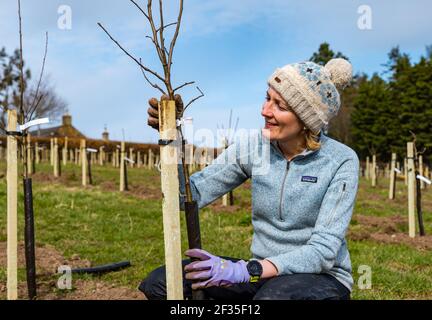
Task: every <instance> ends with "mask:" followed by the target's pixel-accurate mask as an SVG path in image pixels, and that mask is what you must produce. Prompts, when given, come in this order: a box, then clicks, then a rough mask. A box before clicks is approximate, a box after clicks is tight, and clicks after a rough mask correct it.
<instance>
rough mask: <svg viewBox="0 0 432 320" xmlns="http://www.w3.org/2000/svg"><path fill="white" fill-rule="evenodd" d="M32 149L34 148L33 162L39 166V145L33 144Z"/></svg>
mask: <svg viewBox="0 0 432 320" xmlns="http://www.w3.org/2000/svg"><path fill="white" fill-rule="evenodd" d="M34 146H35V147H34V148H35V151H34V152H35V161H36V164H39V162H40V155H39V152H40V150H39V143H38V142H35V144H34Z"/></svg>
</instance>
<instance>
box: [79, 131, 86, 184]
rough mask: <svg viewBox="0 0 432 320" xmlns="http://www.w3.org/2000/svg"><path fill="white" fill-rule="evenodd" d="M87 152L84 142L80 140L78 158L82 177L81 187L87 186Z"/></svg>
mask: <svg viewBox="0 0 432 320" xmlns="http://www.w3.org/2000/svg"><path fill="white" fill-rule="evenodd" d="M86 155H87V151H86V141H85V139H81V144H80V158H81V169H82V170H81V176H82V186H83V187H85V186H87V156H86Z"/></svg>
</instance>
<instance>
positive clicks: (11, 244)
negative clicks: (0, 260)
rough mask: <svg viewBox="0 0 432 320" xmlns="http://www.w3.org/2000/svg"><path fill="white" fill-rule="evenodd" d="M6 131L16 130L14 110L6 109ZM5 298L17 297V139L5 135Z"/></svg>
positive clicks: (14, 298)
mask: <svg viewBox="0 0 432 320" xmlns="http://www.w3.org/2000/svg"><path fill="white" fill-rule="evenodd" d="M7 114H8V124H7V130H8V131H16V130H17V113H16V110H8V112H7ZM6 139H7V173H6V175H7V177H6V179H7V298H8V300H16V299H18V272H17V270H18V259H17V255H18V227H17V225H18V223H17V201H18V159H17V155H18V153H17V146H18V141H17V138H16V137H15V136H9V135H8V136H7V138H6Z"/></svg>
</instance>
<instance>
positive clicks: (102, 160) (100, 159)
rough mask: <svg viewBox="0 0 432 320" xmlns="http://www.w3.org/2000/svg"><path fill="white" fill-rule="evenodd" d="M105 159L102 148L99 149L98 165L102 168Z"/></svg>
mask: <svg viewBox="0 0 432 320" xmlns="http://www.w3.org/2000/svg"><path fill="white" fill-rule="evenodd" d="M104 158H105V153H104V148H103V146H100V147H99V165H100V166H103V165H104V160H105V159H104Z"/></svg>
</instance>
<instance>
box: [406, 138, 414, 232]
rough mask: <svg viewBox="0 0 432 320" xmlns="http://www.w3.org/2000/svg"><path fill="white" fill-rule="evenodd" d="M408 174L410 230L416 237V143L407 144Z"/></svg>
mask: <svg viewBox="0 0 432 320" xmlns="http://www.w3.org/2000/svg"><path fill="white" fill-rule="evenodd" d="M406 160H407V170H406V171H407V173H408V228H409V236H410V237H411V238H414V237H415V209H416V195H415V193H416V176H415V163H414V143H413V142H408V143H407V159H406Z"/></svg>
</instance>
